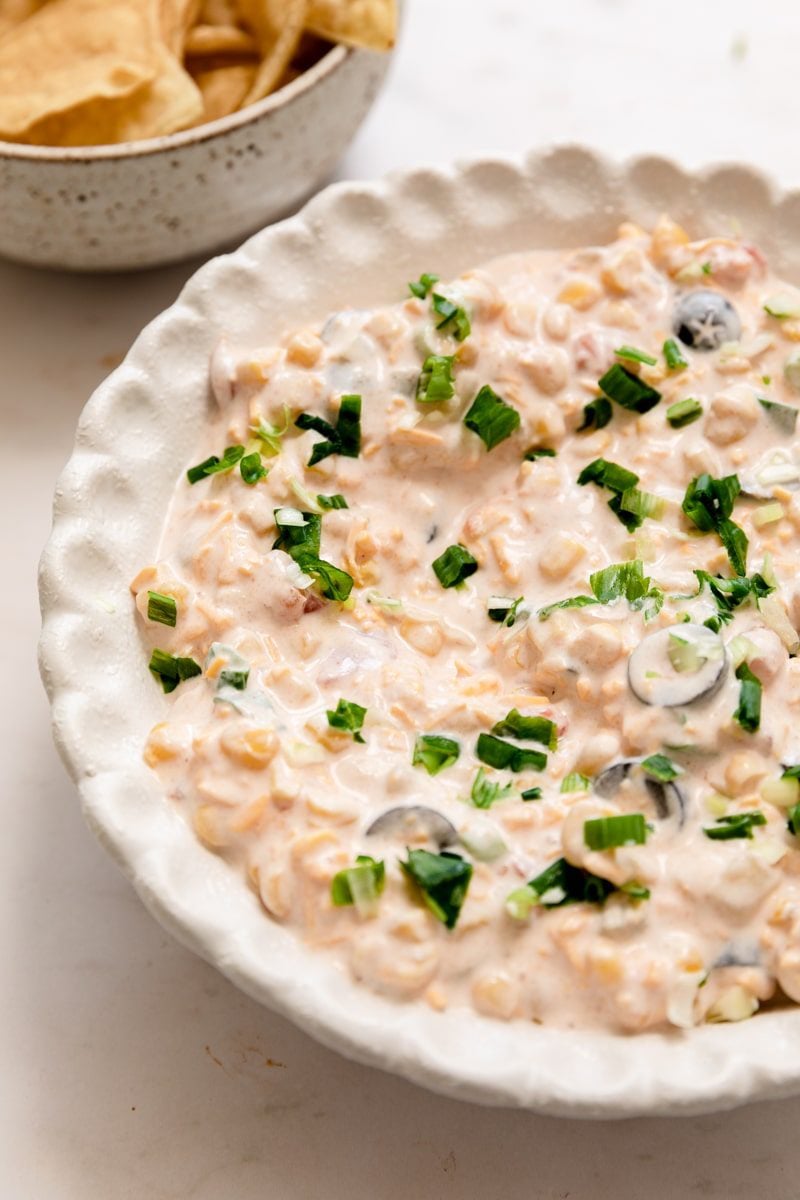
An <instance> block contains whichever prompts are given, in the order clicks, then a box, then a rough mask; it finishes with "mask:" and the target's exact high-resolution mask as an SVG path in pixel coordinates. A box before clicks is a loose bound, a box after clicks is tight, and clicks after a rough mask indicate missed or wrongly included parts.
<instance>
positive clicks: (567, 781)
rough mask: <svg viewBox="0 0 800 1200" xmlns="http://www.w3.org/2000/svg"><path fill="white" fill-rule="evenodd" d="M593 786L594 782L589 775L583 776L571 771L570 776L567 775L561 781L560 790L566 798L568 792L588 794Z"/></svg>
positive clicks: (578, 772)
mask: <svg viewBox="0 0 800 1200" xmlns="http://www.w3.org/2000/svg"><path fill="white" fill-rule="evenodd" d="M591 786H592V781H591V779H590V778H589V776H588V775H582V774H581V772H580V771H570V773H569V775H565V776H564V778H563V779H562V780H561V787H560V788H559V789H558V790H559V791H560V792H561V794H562V795H564V796H565V795H567V793H568V792H588V791H589V789H590V788H591Z"/></svg>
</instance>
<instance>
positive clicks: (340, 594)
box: [295, 554, 353, 601]
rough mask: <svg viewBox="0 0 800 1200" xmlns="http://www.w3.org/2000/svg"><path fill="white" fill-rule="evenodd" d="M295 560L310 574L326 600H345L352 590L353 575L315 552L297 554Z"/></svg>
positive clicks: (302, 569) (301, 568)
mask: <svg viewBox="0 0 800 1200" xmlns="http://www.w3.org/2000/svg"><path fill="white" fill-rule="evenodd" d="M295 562H296V563H297V565H298V567H299V568H300V570H301V571H304V572H305V574H306V575H312V576H313V577H314V580H315V582H316V584H317V586H318V587H319V590H320V592H321V593H322V595H323V596H325V597H326V599H328V600H340V601H344V600H347V599H348V598H349V596H350V593H351V592H352V590H353V577H352V575H348V574H347V571H343V570H342V569H341V567H335V566H334V565H333V563H329V562H326V561H325V560H324V559H323V558H319V557H318V556H317V555H316V554H299V555H297V557H296V558H295Z"/></svg>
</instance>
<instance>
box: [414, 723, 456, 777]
mask: <svg viewBox="0 0 800 1200" xmlns="http://www.w3.org/2000/svg"><path fill="white" fill-rule="evenodd" d="M460 753H461V747H460V746H459V744H458V742H457V741H455V740H454V739H453V738H449V737H443V736H442V734H439V733H420V734H418V735H417V740H416V741H415V743H414V755H413V758H412V759H411V765H412V766H414V767H424V768H425V770H426V771H427V772H428V774H429V775H438V774H439V772H440V771H444V770H445V768H446V767H452V765H453V763H454V762H456V761H457V760H458V756H459V754H460Z"/></svg>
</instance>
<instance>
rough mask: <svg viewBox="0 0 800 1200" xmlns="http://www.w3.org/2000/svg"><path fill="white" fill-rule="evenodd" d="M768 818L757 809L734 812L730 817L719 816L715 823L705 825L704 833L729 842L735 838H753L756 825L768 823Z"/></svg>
mask: <svg viewBox="0 0 800 1200" xmlns="http://www.w3.org/2000/svg"><path fill="white" fill-rule="evenodd" d="M766 823H767V818H766V817H765V816H764V814H763V813H762V812H758V810H757V809H756V810H755V811H753V812H743V813H732V814H731V815H730V816H729V817H717V821H716V824H715V825H712V826H711V827H710V828H709V827H708V826H706V825H704V826H703V833H704V834H705V835H706V837H707V838H711V839H712V841H715V842H727V841H731V840H732V839H733V838H752V836H753V826H754V825H766Z"/></svg>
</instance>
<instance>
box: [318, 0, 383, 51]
mask: <svg viewBox="0 0 800 1200" xmlns="http://www.w3.org/2000/svg"><path fill="white" fill-rule="evenodd" d="M306 28H307V29H310V30H311V32H312V33H316V34H319V36H320V37H324V38H327V39H328V41H329V42H344V44H345V45H346V46H359V47H361V48H363V49H365V50H391V49H392V47H393V46H394V43H395V40H396V38H397V3H396V0H309V3H308V18H307V20H306Z"/></svg>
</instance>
